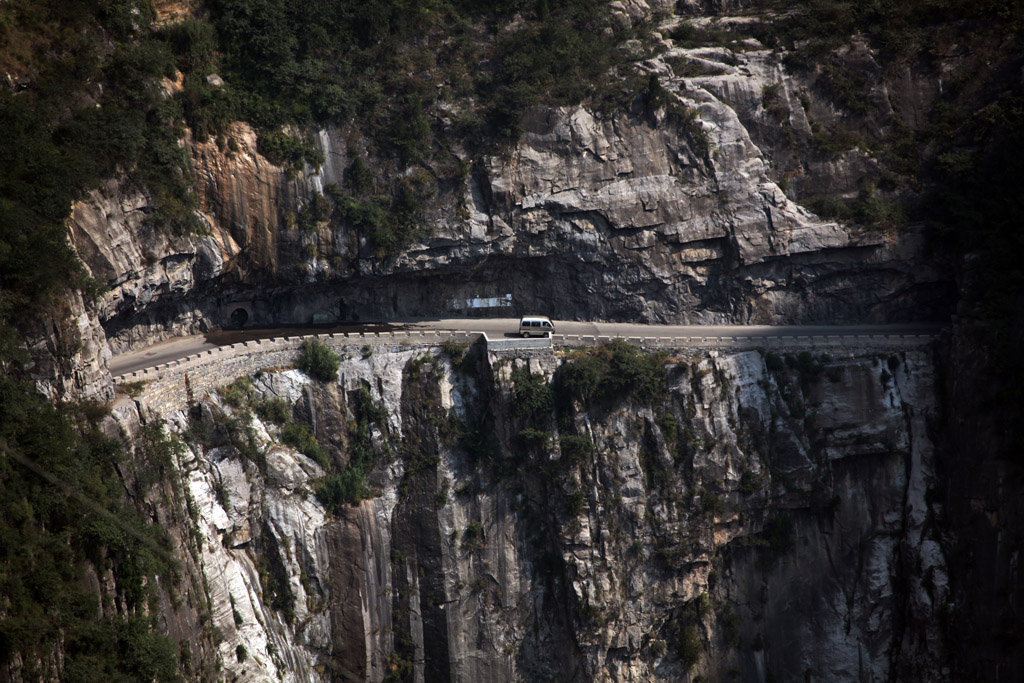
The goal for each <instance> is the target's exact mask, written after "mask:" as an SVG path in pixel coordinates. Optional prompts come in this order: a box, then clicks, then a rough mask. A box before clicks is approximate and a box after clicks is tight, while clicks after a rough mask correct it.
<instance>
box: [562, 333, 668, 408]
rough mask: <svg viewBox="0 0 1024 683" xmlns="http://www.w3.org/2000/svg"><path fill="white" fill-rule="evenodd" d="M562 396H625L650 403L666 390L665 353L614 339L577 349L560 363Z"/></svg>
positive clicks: (572, 397) (597, 397) (594, 397)
mask: <svg viewBox="0 0 1024 683" xmlns="http://www.w3.org/2000/svg"><path fill="white" fill-rule="evenodd" d="M558 388H559V392H560V394H561V396H562V398H563V399H570V400H572V399H575V400H583V401H590V400H599V401H614V400H618V399H621V398H625V397H628V396H632V397H635V398H636V399H638V400H640V401H645V402H649V401H652V400H653V399H655V398H656V397H658V396H660V395H661V394H662V393H664V391H665V354H664V353H650V354H648V353H644V352H643V351H641V350H640V349H638V348H637V347H635V346H632V345H631V344H629V343H627V342H626V341H625V340H622V339H616V340H614V341H612V342H610V343H608V344H602V345H601V346H599V347H597V348H595V349H592V350H590V351H586V352H580V353H578V354H577V355H575V356H574V357H572V358H571V359H570V360H569V361H568V362H567V363H566V364H565V365H563V366H562V369H561V371H560V372H559V375H558Z"/></svg>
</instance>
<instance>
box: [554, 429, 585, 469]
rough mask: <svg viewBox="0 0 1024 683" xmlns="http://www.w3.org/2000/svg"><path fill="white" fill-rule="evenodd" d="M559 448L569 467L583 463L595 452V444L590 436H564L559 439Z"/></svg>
mask: <svg viewBox="0 0 1024 683" xmlns="http://www.w3.org/2000/svg"><path fill="white" fill-rule="evenodd" d="M558 446H559V448H560V449H561V451H562V458H564V459H565V463H566V464H567V465H574V464H576V463H578V462H581V461H582V460H584V459H585V458H587V457H588V456H589V455H591V454H592V453H593V452H594V442H593V441H591V440H590V437H589V436H579V435H576V434H564V435H562V436H561V437H559V439H558Z"/></svg>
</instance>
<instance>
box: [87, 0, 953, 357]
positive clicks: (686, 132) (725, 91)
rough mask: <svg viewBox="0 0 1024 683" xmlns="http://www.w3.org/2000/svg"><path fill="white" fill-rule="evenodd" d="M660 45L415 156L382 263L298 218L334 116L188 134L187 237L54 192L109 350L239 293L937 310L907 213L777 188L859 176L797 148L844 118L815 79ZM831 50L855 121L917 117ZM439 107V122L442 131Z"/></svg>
mask: <svg viewBox="0 0 1024 683" xmlns="http://www.w3.org/2000/svg"><path fill="white" fill-rule="evenodd" d="M631 7H632V9H630V8H631ZM634 10H637V8H635V7H633V6H632V4H628V7H627V5H626V4H624V5H623V11H624V12H626V14H633V13H635V12H634ZM641 10H642V11H644V12H646V11H648V10H643V8H640V10H637V11H641ZM652 11H653V10H652ZM666 34H667V31H666ZM665 45H666V47H667V48H669V49H668V51H666V52H663V53H662V54H659V55H657V56H656V57H654V58H651V59H648V60H647V61H645V62H643V63H642V64H640V65H639V68H640V69H641V70H642V71H643V72H644V73H645V74H648V75H655V76H657V78H658V81H659V83H660V87H662V88H663V89H664V90H665V95H664V96H663V97H661V99H660V100H658V101H654V100H651V99H650V96H648V95H645V94H643V93H638V94H637V95H636V96H635V97H634V99H633V103H632V105H630V106H628V107H626V109H625V110H620V111H618V112H616V113H611V114H601V113H598V112H595V111H593V110H591V109H588V108H586V107H565V108H558V109H550V108H539V109H536V110H533V111H532V112H530V113H529V114H528V116H527V118H526V120H525V122H524V125H525V130H526V132H525V134H524V136H523V137H522V139H521V140H520V142H519V143H518V144H517V145H515V146H514V147H513V148H512V149H511V150H509V152H508V153H507V154H505V155H503V156H500V157H489V158H481V159H477V160H470V159H464V161H465V162H468V164H469V167H470V173H469V174H468V175H467V176H466V177H465V178H464V179H462V180H459V179H457V180H452V179H451V178H449V177H448V175H447V174H446V172H445V171H444V170H443V169H440V168H438V169H433V167H431V166H429V165H428V166H427V167H426V168H425V169H420V170H418V171H416V173H415V174H414V175H416V179H417V180H416V182H425V183H426V184H427V186H428V187H431V186H436V187H433V189H434V190H438V192H437V193H436V195H435V196H434V198H433V199H432V200H430V201H428V202H427V203H426V204H424V205H423V206H422V207H421V208H422V211H421V220H422V223H423V230H422V231H421V235H422V236H421V238H419V240H418V241H417V242H416V243H414V244H412V245H411V246H410V247H408V248H407V249H405V250H403V253H401V254H397V255H392V256H383V257H382V254H380V253H378V252H377V251H376V250H375V248H374V247H373V244H372V242H371V241H370V240H369V238H368V236H367V235H365V234H361V233H359V232H358V231H357V230H355V229H354V228H353V227H351V226H349V225H347V224H345V222H344V221H343V220H341V219H340V218H337V217H335V219H333V220H320V222H319V223H316V224H315V225H314V224H308V225H307V224H305V223H303V221H302V220H301V218H302V216H303V212H304V211H307V210H308V208H309V206H311V203H312V202H315V201H317V200H316V197H318V196H319V194H320V193H321V192H324V191H325V190H327V189H329V188H331V187H332V186H334V187H342V186H343V185H344V180H345V178H344V176H345V171H346V169H347V168H348V166H349V165H350V164H351V162H352V159H353V158H354V156H355V155H356V154H357V153H358V154H360V155H365V144H364V143H363V142H362V141H361V140H360V139H359V138H358V136H356V135H354V134H353V133H352V131H348V130H341V129H334V128H328V129H324V130H320V131H318V132H316V134H314V135H313V136H312V137H311V138H310V139H311V141H312V142H313V143H315V145H316V146H317V147H318V148H319V149H320V151H321V152H322V153H323V156H324V159H325V161H324V163H323V165H322V166H321V167H320V168H318V169H313V168H306V169H305V172H300V173H297V174H296V173H294V172H291V173H287V172H285V170H284V169H282V168H279V167H275V166H273V165H272V164H270V163H269V162H267V161H266V160H265V159H264V158H263V157H262V156H260V154H259V153H258V151H257V144H256V136H255V134H254V133H253V131H252V130H251V129H250V128H249V127H247V126H245V125H243V124H236V125H235V126H234V127H233V128H232V129H231V131H230V134H229V135H227V136H225V137H224V138H223V139H221V140H220V141H219V143H218V142H215V141H213V140H210V141H206V142H200V141H188V145H189V148H190V150H191V153H192V165H193V172H194V175H195V177H196V180H197V194H198V198H199V204H200V207H201V209H202V212H203V219H204V221H205V222H206V224H207V225H208V226H209V230H210V233H209V235H207V236H191V237H180V238H173V237H170V236H168V235H165V234H162V233H160V232H158V231H154V230H152V229H150V228H149V227H148V226H147V224H146V222H145V220H144V217H145V213H146V211H147V210H148V207H147V201H146V198H145V197H144V196H143V195H141V194H139V193H137V192H134V191H129V190H127V189H125V188H123V187H119V186H117V185H116V184H110V185H107V186H105V187H104V188H102V189H101V190H98V191H96V192H94V193H93V194H92V195H91V196H90V198H89V199H87V200H86V201H84V202H82V203H81V204H79V205H77V206H76V209H75V213H74V216H73V219H72V234H73V236H74V242H75V244H76V246H77V247H78V249H79V252H80V254H81V255H82V257H83V259H84V260H85V262H86V263H87V264H88V266H89V268H90V269H91V270H92V271H93V273H94V274H96V276H97V277H98V278H100V279H101V281H104V282H106V283H108V286H109V287H110V290H111V291H110V293H109V294H107V295H106V296H105V297H103V298H102V300H101V302H100V305H99V306H98V308H97V311H98V314H99V316H100V320H101V322H102V323H103V325H104V328H105V329H106V331H107V333H108V336H110V338H111V343H112V345H113V346H114V348H115V349H117V350H120V349H123V348H128V347H130V346H135V345H139V344H141V343H144V342H146V341H153V340H155V339H158V338H160V337H161V336H164V335H168V334H172V333H180V332H184V331H199V330H202V329H204V328H206V327H209V326H214V325H228V324H231V323H232V322H234V323H236V324H238V323H240V322H242V321H240V320H234V321H233V320H232V318H231V315H232V313H233V312H235V311H237V310H239V305H240V306H241V307H242V308H243V309H244V311H245V312H246V316H245V320H244V324H248V325H251V324H272V323H310V322H327V321H341V320H360V319H361V320H366V319H378V320H379V319H388V318H394V317H401V316H419V315H442V314H451V313H453V312H457V311H461V310H463V309H462V306H463V303H462V302H465V301H466V300H470V299H474V298H480V297H505V296H506V295H508V294H511V295H512V309H513V310H514V311H525V310H544V311H547V312H550V313H551V314H553V315H555V316H558V317H563V318H600V319H611V320H635V321H639V320H646V321H658V322H682V321H688V322H724V321H734V322H752V323H768V322H776V323H778V322H795V321H803V322H811V321H820V322H852V321H865V320H867V321H872V322H886V321H897V320H908V319H915V318H917V319H921V318H932V319H934V318H937V317H942V316H943V315H944V314H945V313H946V311H947V310H948V300H949V298H950V295H951V291H952V284H951V277H950V275H949V273H948V272H947V271H946V270H945V269H944V268H943V267H942V266H941V264H940V263H939V262H938V261H936V260H935V257H934V255H933V254H930V253H928V252H926V250H925V247H924V244H923V240H922V233H921V229H920V227H919V226H904V227H902V228H900V229H898V230H895V229H883V228H876V229H870V230H869V229H865V228H863V227H857V226H851V225H845V224H841V223H836V222H833V221H828V220H823V219H821V218H819V217H817V216H815V215H814V214H812V213H810V212H808V210H807V209H806V208H804V207H802V206H800V205H799V204H798V203H797V202H796V201H794V199H796V200H802V199H804V198H807V199H812V198H814V197H815V196H819V195H830V196H836V195H837V196H845V197H856V196H857V193H858V191H860V190H862V189H863V186H864V183H865V182H867V181H866V179H869V178H873V177H875V176H877V175H878V174H879V173H880V171H879V167H878V162H877V160H875V159H874V158H873V157H872V156H871V155H870V154H868V153H866V152H863V151H861V150H860V149H858V148H857V147H855V146H851V149H850V150H848V151H845V152H842V153H841V154H839V155H838V156H836V157H835V158H833V157H832V156H829V155H825V154H822V153H818V152H815V151H814V146H813V138H814V135H815V134H814V133H813V132H812V124H813V125H816V126H822V127H824V129H830V128H831V127H833V126H835V125H839V123H842V121H843V120H845V119H844V117H843V114H842V112H841V111H838V110H837V109H836V108H835V106H834V105H832V104H830V100H829V99H828V97H829V94H828V90H827V88H825V87H824V86H821V85H820V84H819V83H818V81H820V80H821V74H820V73H819V71H820V70H819V71H815V70H808V69H804V68H802V67H798V66H797V67H794V66H787V63H786V61H785V60H784V59H783V58H782V56H781V55H780V54H778V53H773V52H771V51H767V50H758V49H754V47H753V46H750V45H747V46H746V47H745V49H744V51H742V52H733V51H730V50H728V49H725V48H714V47H708V48H701V49H681V48H673V47H672V46H671V43H666V44H665ZM848 53H849V54H846V53H844V55H842V56H841V57H842V59H845V60H846V61H847V62H850V63H851V64H862V63H863V64H862V66H864V65H866V66H864V69H866V71H865V73H869V74H873V75H872V76H871V78H873V79H874V81H872V82H875V81H877V84H876V85H877V87H876V88H875V90H877V93H875V94H873V95H872V97H871V98H870V102H872V103H875V104H876V105H877V106H875V107H874V109H872V111H873V112H874V111H875V110H877V112H876V114H877V115H876V114H872V116H871V117H868V119H865V121H866V122H865V123H864V126H866V128H865V131H866V132H865V135H868V134H870V135H871V136H875V137H877V136H882V135H885V134H887V131H890V129H892V126H893V124H892V122H893V121H894V120H896V119H897V118H899V119H900V120H901V121H904V122H905V125H912V124H913V122H914V121H916V120H918V119H919V118H920V117H917V118H914V116H913V111H916V110H917V109H920V106H919V105H920V103H921V102H923V101H925V100H927V98H928V92H926V91H928V88H929V87H931V86H930V85H927V84H925V85H921V86H920V87H917V89H916V90H915V89H914V88H915V87H916V86H915V85H914V84H915V83H916V81H915V80H914V77H913V74H909V75H907V78H906V79H904V80H906V83H904V82H902V81H901V82H900V83H895V84H893V85H892V86H891V88H893V89H896V90H899V92H896V91H895V90H892V89H890V90H886V88H887V87H889V86H888V85H887V84H886V82H885V79H884V77H883V76H882V74H881V72H880V71H879V69H878V67H877V65H875V66H874V67H872V66H871V65H872V64H874V62H873V61H872V54H871V52H870V50H868V49H867V48H866V47H865V46H863V45H859V46H857V45H854V46H853V47H851V48H850V49H849V50H848ZM926 86H927V87H926ZM873 92H874V91H873ZM929 92H930V91H929ZM766 93H767V94H766ZM652 102H654V104H653V105H652ZM804 102H807V103H808V104H807V106H808V107H809V108H807V109H805V107H804V104H803V103H804ZM893 102H895V103H896V104H897V105H899V106H901V107H903V108H904V109H906V108H907V107H909V110H908V111H906V112H904V111H902V110H900V111H899V112H896V111H895V110H893V108H892V107H893V105H892V104H891V103H893ZM911 110H913V111H911ZM450 115H451V116H454V113H452V114H450ZM444 116H449V114H444V115H443V116H442V119H441V121H440V122H439V123H438V126H440V127H446V126H448V125H450V122H449V121H447V119H446V118H444ZM779 117H782V120H781V122H780V118H779ZM844 125H846V124H844ZM868 129H870V130H868ZM780 131H782V133H780ZM783 133H785V134H783ZM225 140H226V141H225ZM455 153H456V155H458V154H459V152H458V149H456V150H455ZM408 172H409V173H412V170H411V169H409V171H408ZM453 183H454V184H453ZM780 184H781V185H782V186H783V187H780ZM783 188H784V189H785V191H783ZM328 194H329V193H328ZM787 195H788V196H787ZM235 304H239V305H235Z"/></svg>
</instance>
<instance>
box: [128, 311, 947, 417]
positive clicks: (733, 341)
mask: <svg viewBox="0 0 1024 683" xmlns="http://www.w3.org/2000/svg"><path fill="white" fill-rule="evenodd" d="M481 337H483V338H484V340H485V341H486V343H487V349H488V351H491V352H500V351H506V350H507V351H514V350H519V349H537V350H543V349H551V348H552V347H553V346H561V347H574V346H597V345H600V344H604V343H607V342H610V341H611V340H612V339H615V337H609V336H589V335H555V336H554V337H553V338H543V339H517V338H503V339H489V338H488V337H487V335H486V334H484V333H482V332H455V331H413V332H375V333H361V334H320V335H309V336H304V337H275V338H272V339H260V340H254V341H248V342H240V343H237V344H231V345H229V346H220V347H217V348H215V349H209V350H207V351H203V352H201V353H197V354H193V355H191V356H187V357H185V358H181V359H179V360H175V361H171V362H169V363H162V364H160V365H157V366H155V367H152V368H146V369H145V370H139V371H137V372H130V373H126V374H124V375H120V376H118V377H115V378H114V380H115V382H117V383H128V382H145V383H146V385H145V387H144V388H143V391H142V394H141V395H140V397H139V399H138V401H139V404H140V406H141V407H142V408H144V409H148V410H150V411H153V412H155V413H157V414H163V413H164V412H165V411H170V410H174V409H179V408H183V407H184V406H185V405H187V403H188V400H189V393H190V392H191V396H192V398H194V399H201V398H203V397H204V396H206V395H207V394H208V393H210V392H211V391H213V390H215V389H216V388H217V387H220V386H223V385H225V384H228V383H230V382H232V381H233V380H235V379H236V378H238V377H242V376H244V375H252V374H254V373H256V372H258V371H259V370H265V369H268V368H280V367H290V366H291V365H292V364H293V363H295V361H296V360H298V358H299V350H300V348H301V346H302V342H303V341H305V340H307V339H317V340H319V341H320V342H322V343H324V344H326V345H327V346H328V347H330V348H331V349H332V350H334V351H335V352H336V353H338V354H339V355H341V356H345V355H349V354H351V353H352V352H353V351H354V350H358V349H359V348H360V347H362V346H365V345H369V346H372V347H374V349H375V350H378V351H385V352H386V351H388V350H392V349H394V350H397V349H407V348H409V347H424V348H429V347H436V346H437V345H439V344H440V343H441V342H442V341H444V340H446V339H454V340H456V341H461V342H468V343H472V342H475V341H477V340H478V339H480V338H481ZM625 339H626V341H627V342H629V343H630V344H635V345H637V346H640V347H642V348H650V349H673V348H691V349H702V348H707V349H735V350H742V349H754V348H764V349H778V350H805V349H816V350H826V349H828V348H834V349H843V350H850V349H877V350H879V351H882V350H902V349H906V348H913V347H918V346H922V345H924V344H927V343H929V342H931V341H932V339H934V337H933V336H932V335H834V336H806V337H793V336H789V337H771V336H764V337H626V338H625Z"/></svg>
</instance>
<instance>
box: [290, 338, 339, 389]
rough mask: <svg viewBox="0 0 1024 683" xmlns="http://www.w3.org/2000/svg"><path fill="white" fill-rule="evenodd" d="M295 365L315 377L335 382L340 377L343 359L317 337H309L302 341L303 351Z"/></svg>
mask: <svg viewBox="0 0 1024 683" xmlns="http://www.w3.org/2000/svg"><path fill="white" fill-rule="evenodd" d="M295 367H297V368H298V369H299V370H302V371H303V372H304V373H306V374H307V375H309V376H310V377H312V378H313V379H318V380H320V381H322V382H333V381H336V380H337V379H338V368H340V367H341V359H340V358H338V354H336V353H335V352H334V351H332V350H331V348H330V347H329V346H327V345H326V344H324V343H322V342H320V341H318V340H316V339H307V340H305V341H303V342H302V352H301V354H300V356H299V360H298V361H297V362H296V363H295Z"/></svg>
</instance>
